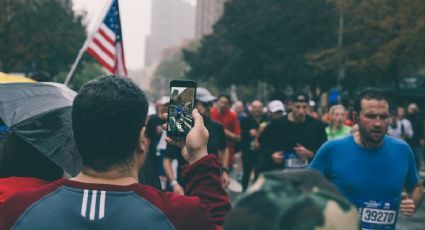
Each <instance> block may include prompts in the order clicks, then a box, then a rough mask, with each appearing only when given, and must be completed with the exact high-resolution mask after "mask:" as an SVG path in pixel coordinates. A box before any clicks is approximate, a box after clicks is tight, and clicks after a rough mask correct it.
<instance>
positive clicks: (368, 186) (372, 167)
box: [310, 90, 423, 229]
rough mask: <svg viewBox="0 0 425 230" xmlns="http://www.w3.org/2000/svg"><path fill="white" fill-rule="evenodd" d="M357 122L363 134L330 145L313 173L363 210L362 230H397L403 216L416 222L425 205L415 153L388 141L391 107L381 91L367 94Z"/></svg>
mask: <svg viewBox="0 0 425 230" xmlns="http://www.w3.org/2000/svg"><path fill="white" fill-rule="evenodd" d="M353 116H354V120H355V121H356V122H357V124H358V126H359V131H358V132H357V133H355V134H354V135H353V136H348V137H345V138H342V139H339V140H333V141H329V142H327V143H326V144H324V145H323V146H322V147H321V148H320V150H319V151H318V153H317V154H316V156H315V158H314V159H313V162H312V163H311V165H310V168H313V169H316V170H319V171H320V172H322V173H323V174H324V175H325V176H326V177H327V178H328V179H329V180H330V181H331V182H332V183H334V184H335V185H336V186H337V187H338V188H339V189H340V190H341V192H342V193H343V194H344V195H345V196H346V197H347V198H348V199H349V200H350V201H351V202H352V203H354V204H355V205H356V206H357V207H358V209H359V215H360V220H361V228H362V229H394V228H395V224H396V220H397V214H398V211H401V213H403V214H404V215H407V216H411V215H413V214H414V212H415V210H416V209H417V208H418V207H419V206H420V204H421V202H422V197H423V187H422V186H421V184H420V182H419V176H418V173H417V171H416V166H415V160H414V157H413V153H412V150H411V149H410V147H409V146H408V145H407V144H406V143H405V142H404V141H400V140H396V139H394V138H392V137H388V136H385V134H386V133H387V129H388V125H389V123H390V115H389V101H388V100H387V99H386V98H385V97H384V96H383V95H382V94H381V93H379V91H376V90H366V91H364V92H363V93H361V94H360V95H359V96H358V97H357V98H356V101H355V104H354V112H353ZM404 189H406V190H407V194H405V193H403V190H404Z"/></svg>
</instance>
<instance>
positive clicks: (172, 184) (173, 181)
mask: <svg viewBox="0 0 425 230" xmlns="http://www.w3.org/2000/svg"><path fill="white" fill-rule="evenodd" d="M178 184H179V182H177V180H172V181H171V182H170V186H171V187H174V186H176V185H178Z"/></svg>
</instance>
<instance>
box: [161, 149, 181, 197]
mask: <svg viewBox="0 0 425 230" xmlns="http://www.w3.org/2000/svg"><path fill="white" fill-rule="evenodd" d="M162 166H163V167H164V172H165V175H166V176H167V179H168V182H169V183H170V186H171V188H172V189H173V192H175V193H177V194H181V195H183V188H182V187H181V186H180V184H179V183H178V182H177V180H176V177H175V176H174V172H173V168H172V167H171V158H168V157H164V159H163V160H162Z"/></svg>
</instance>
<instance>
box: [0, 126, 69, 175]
mask: <svg viewBox="0 0 425 230" xmlns="http://www.w3.org/2000/svg"><path fill="white" fill-rule="evenodd" d="M0 162H1V165H0V177H11V176H18V177H37V178H40V179H43V180H47V181H54V180H57V179H59V178H62V176H63V170H62V169H61V168H60V167H59V166H58V165H56V164H55V163H53V161H51V160H50V159H49V158H47V157H46V156H44V155H43V154H42V153H41V152H39V151H38V150H37V149H35V148H34V147H33V146H32V145H30V144H28V143H27V142H25V141H24V140H22V139H21V138H20V137H18V136H17V135H16V134H15V133H14V132H10V133H8V134H7V136H6V138H5V141H4V146H3V151H2V154H1V161H0Z"/></svg>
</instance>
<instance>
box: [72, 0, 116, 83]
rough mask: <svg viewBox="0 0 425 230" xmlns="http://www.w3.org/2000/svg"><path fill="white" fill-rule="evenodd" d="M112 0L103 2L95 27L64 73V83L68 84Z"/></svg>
mask: <svg viewBox="0 0 425 230" xmlns="http://www.w3.org/2000/svg"><path fill="white" fill-rule="evenodd" d="M112 1H113V0H108V1H107V2H106V3H105V5H104V6H103V10H102V12H101V14H99V17H98V19H97V22H96V29H95V30H93V31H92V32H91V33H90V35H89V36H88V37H87V39H86V41H85V42H84V44H83V47H81V49H80V51H79V52H78V55H77V58H76V59H75V61H74V63H73V64H72V66H71V70H70V71H69V72H68V74H67V75H66V79H65V82H64V84H65V85H68V83H69V81H70V80H71V77H72V75H74V72H75V70H76V69H77V66H78V63H79V62H80V60H81V57H83V54H84V52H85V51H86V49H87V46H88V44H89V42H91V40H92V38H93V36H94V35H95V34H96V32H97V30H98V29H99V26H100V24H101V23H102V20H103V18H104V17H105V13H106V11H107V10H108V8H109V6H110V5H111V4H112Z"/></svg>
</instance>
